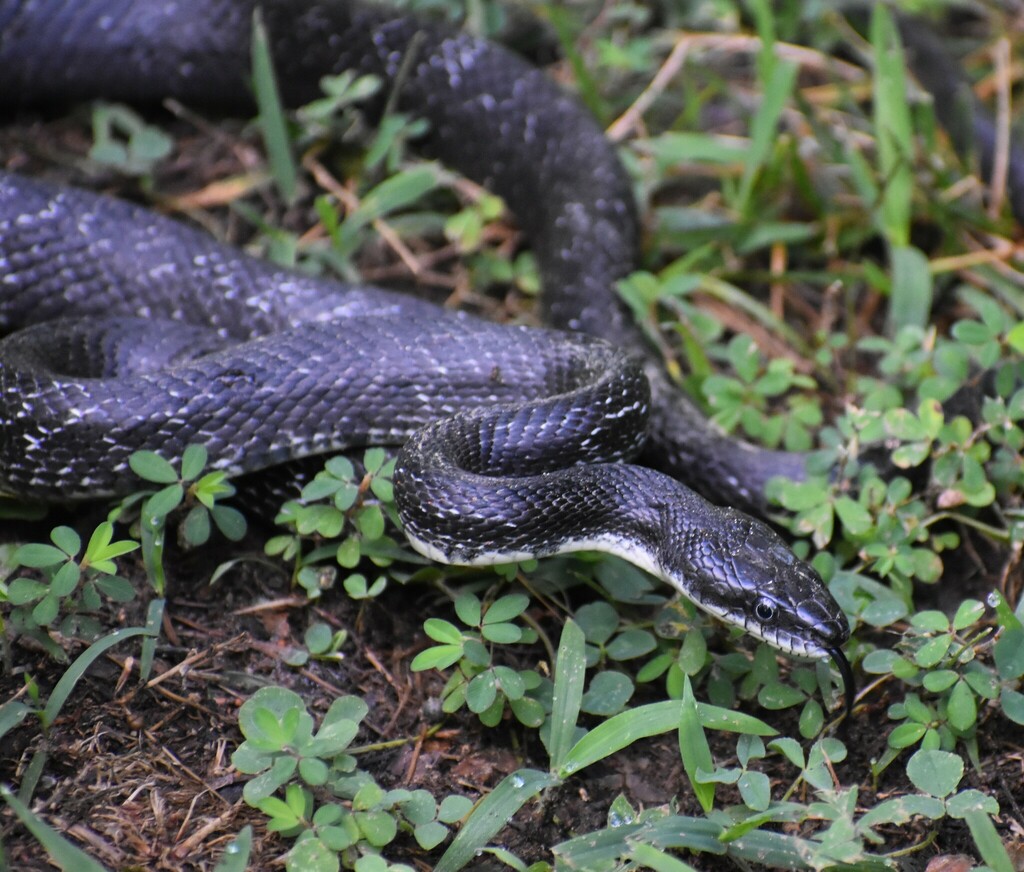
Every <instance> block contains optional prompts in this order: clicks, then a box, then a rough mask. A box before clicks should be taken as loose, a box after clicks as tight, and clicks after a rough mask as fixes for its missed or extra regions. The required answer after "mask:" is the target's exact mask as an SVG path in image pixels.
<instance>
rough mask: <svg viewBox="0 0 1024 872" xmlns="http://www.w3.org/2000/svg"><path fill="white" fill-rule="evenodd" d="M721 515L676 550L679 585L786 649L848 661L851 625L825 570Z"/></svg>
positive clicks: (771, 535)
mask: <svg viewBox="0 0 1024 872" xmlns="http://www.w3.org/2000/svg"><path fill="white" fill-rule="evenodd" d="M713 511H714V512H715V513H717V514H718V517H717V518H715V519H714V523H711V524H706V525H701V528H699V529H694V530H693V531H692V533H690V534H689V535H687V536H685V537H684V538H683V541H681V542H677V543H675V546H671V550H672V551H673V552H675V555H674V556H675V558H676V559H675V561H672V562H677V563H678V564H679V567H678V568H679V570H680V572H681V574H682V575H683V576H684V577H685V581H684V582H683V583H682V584H680V585H679V586H680V587H681V588H682V589H683V592H684V593H686V594H687V596H689V597H690V598H691V599H693V601H694V602H696V603H697V604H698V605H699V606H700V607H701V608H703V609H704V610H706V611H708V612H710V613H711V614H713V615H715V616H717V617H719V618H721V619H722V620H724V621H726V622H727V623H730V624H734V625H736V626H739V627H742V628H743V629H744V630H745V631H746V632H748V633H750V634H751V635H752V636H756V637H757V638H758V639H763V640H764V641H765V642H767V643H768V644H769V645H771V646H773V647H774V648H778V649H779V650H781V651H785V652H787V653H790V654H797V655H801V656H805V657H812V658H823V657H835V656H836V652H840V656H841V651H840V649H841V646H842V645H843V643H844V642H846V640H847V639H848V638H849V636H850V629H849V625H848V624H847V621H846V616H845V615H844V614H843V611H842V609H841V608H840V607H839V604H838V603H837V602H836V601H835V599H834V598H833V597H832V594H831V593H829V590H828V588H827V587H826V586H825V583H824V582H823V581H822V579H821V576H820V575H818V573H817V571H816V570H815V569H814V568H813V567H811V566H810V565H809V564H807V563H805V562H804V561H802V560H800V559H799V558H797V556H796V555H795V554H794V553H793V552H792V551H791V550H790V549H789V547H788V546H787V545H786V543H785V541H783V539H782V538H781V537H780V536H779V535H778V534H777V533H775V531H774V530H772V529H771V528H770V527H769V526H768V525H766V524H764V523H762V522H761V521H757V520H755V519H753V518H751V517H749V516H747V515H745V514H743V513H741V512H738V511H736V510H735V509H718V508H715V509H713ZM666 556H667V557H670V558H671V557H672V556H673V555H671V554H669V555H666ZM840 669H842V667H841V666H840Z"/></svg>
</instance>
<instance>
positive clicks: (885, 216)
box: [871, 3, 914, 247]
mask: <svg viewBox="0 0 1024 872" xmlns="http://www.w3.org/2000/svg"><path fill="white" fill-rule="evenodd" d="M871 45H872V49H873V50H874V55H875V75H874V81H873V88H874V93H873V97H874V116H875V117H874V122H875V131H876V137H877V140H878V174H879V176H880V177H881V178H882V181H883V188H882V202H881V214H880V216H879V217H880V221H881V227H880V230H881V231H882V233H883V234H884V235H885V238H886V239H887V240H888V241H889V244H890V245H892V246H893V247H900V246H904V245H907V244H909V242H910V215H911V197H912V195H913V187H914V177H913V174H912V172H911V161H910V157H911V155H912V154H913V145H912V132H911V124H910V108H909V107H908V106H907V88H906V72H905V70H906V66H905V61H904V58H903V48H902V46H901V44H900V37H899V31H898V29H897V28H896V25H895V24H894V22H893V20H892V15H891V14H890V13H889V11H888V9H887V8H886V7H885V5H884V4H882V3H877V4H875V7H874V11H873V12H872V15H871Z"/></svg>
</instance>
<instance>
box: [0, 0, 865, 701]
mask: <svg viewBox="0 0 1024 872" xmlns="http://www.w3.org/2000/svg"><path fill="white" fill-rule="evenodd" d="M255 5H256V3H255V0H174V2H170V0H168V2H153V0H149V2H147V0H0V101H4V102H6V103H8V104H14V105H19V104H22V103H43V102H54V101H69V100H75V99H81V98H88V97H93V96H96V95H103V96H105V97H108V98H113V99H123V100H131V101H150V102H152V101H155V100H158V99H160V98H163V97H167V96H172V97H176V98H178V99H180V100H182V101H185V102H190V103H196V104H201V105H204V106H211V105H213V106H218V107H226V108H230V109H232V110H234V111H238V110H239V108H240V107H245V106H248V105H249V104H250V102H251V98H250V95H249V92H248V90H247V81H248V76H249V71H250V57H249V54H250V38H251V25H252V20H253V11H254V7H255ZM259 5H260V8H261V14H262V17H263V20H264V21H265V23H266V28H267V31H268V33H269V34H270V39H271V45H272V53H273V57H274V62H275V67H276V71H277V74H278V77H279V80H280V82H281V87H282V91H283V95H284V98H285V100H286V102H287V103H289V104H290V105H296V104H301V103H302V102H304V101H308V100H310V99H313V98H315V97H317V96H318V93H319V81H320V79H321V77H322V76H324V75H325V74H330V73H338V72H339V71H341V70H356V71H358V72H360V73H363V74H373V75H375V76H378V77H380V78H381V79H382V80H383V81H384V83H385V88H384V93H385V97H386V98H390V99H393V100H395V101H396V103H397V106H398V108H399V109H401V110H403V111H408V112H411V113H413V114H415V115H418V116H422V117H424V118H426V119H427V120H428V122H429V132H428V133H427V135H426V136H425V138H424V142H423V146H424V148H425V149H426V150H427V151H428V152H429V153H430V154H432V155H434V156H436V157H438V158H440V159H441V160H443V161H444V162H446V163H448V164H450V165H451V166H453V167H455V168H456V169H458V170H460V171H462V172H463V173H465V174H466V175H468V176H470V177H471V178H474V179H476V180H479V181H481V182H482V183H484V184H485V185H486V186H487V187H489V188H490V189H491V190H493V191H495V192H496V193H498V194H500V195H501V196H502V197H503V198H504V199H505V200H506V202H507V203H508V204H509V206H510V207H511V209H512V211H513V212H514V214H516V216H517V217H518V218H519V220H520V221H521V223H522V225H523V227H524V229H525V230H526V232H527V233H528V235H529V237H530V238H531V240H532V242H533V245H534V250H535V253H536V257H537V259H538V262H539V264H540V268H541V273H542V276H543V281H544V286H545V293H544V297H543V310H544V317H545V319H546V321H547V322H548V323H549V324H551V325H552V326H554V327H557V328H562V329H565V330H570V331H575V332H573V333H564V332H555V331H547V330H531V329H523V328H516V327H503V326H497V325H493V324H489V323H485V322H482V321H480V320H478V319H475V318H471V317H469V316H466V315H463V314H453V313H448V312H443V311H441V310H439V309H436V308H434V307H432V306H429V305H428V304H426V303H423V302H420V301H416V300H410V299H409V298H407V297H404V296H399V295H397V294H393V293H388V292H385V291H378V290H375V289H366V288H353V287H349V286H345V285H342V284H339V283H334V282H329V281H323V280H314V279H312V278H309V277H307V276H304V275H301V274H297V273H293V272H288V271H285V270H283V269H280V268H277V267H274V266H271V265H269V264H267V263H264V262H261V261H258V260H255V259H253V258H250V257H248V256H246V255H244V254H242V253H240V252H238V251H235V250H233V249H228V248H225V247H222V246H220V245H218V244H216V243H214V242H213V241H211V240H210V239H208V238H207V237H206V236H205V235H204V234H202V233H200V232H198V231H196V230H193V229H190V228H188V227H185V226H182V225H180V224H177V223H175V222H172V221H169V220H167V219H164V218H161V217H159V216H155V215H153V214H152V213H149V212H147V211H145V210H143V209H140V208H138V207H135V206H131V205H128V204H126V203H123V202H117V201H113V200H110V199H105V198H103V197H100V196H96V195H93V194H89V193H85V192H81V191H75V190H69V189H60V190H58V189H55V188H51V187H48V186H47V185H46V184H44V183H41V182H37V181H33V180H29V179H26V178H22V177H19V176H16V175H13V174H7V175H0V328H2V329H3V330H4V331H18V332H13V333H12V335H11V336H9V337H8V338H7V339H6V340H5V341H4V344H3V346H2V347H0V489H2V490H3V491H5V492H8V493H11V494H16V495H19V496H23V497H30V498H36V499H43V500H54V499H57V500H60V499H69V498H80V497H94V496H98V495H102V494H105V493H107V494H109V493H117V492H121V491H124V490H125V489H127V488H131V487H132V477H131V475H130V473H129V471H128V468H127V459H128V456H129V454H130V453H131V452H132V451H134V450H136V449H138V448H141V447H148V448H153V449H157V450H159V451H160V452H161V453H163V454H165V455H167V456H175V455H177V454H179V453H180V452H181V450H182V449H183V448H184V446H185V445H186V444H188V443H190V442H202V443H203V444H205V445H206V446H207V448H208V449H209V452H210V457H211V461H212V462H213V464H214V465H216V466H218V467H220V468H224V469H228V470H230V471H232V472H241V471H244V470H251V469H258V468H261V467H265V466H268V465H271V464H275V463H278V462H281V461H282V460H285V459H288V458H290V457H294V456H301V455H305V454H312V453H320V452H325V451H334V450H338V449H343V448H351V447H355V446H360V445H366V444H373V443H403V442H404V443H405V447H404V449H403V451H402V453H401V454H400V458H399V467H398V470H397V472H396V479H395V484H396V499H397V501H398V504H399V509H400V512H401V515H402V518H403V521H404V524H405V528H406V531H407V533H408V535H409V536H410V539H411V540H412V541H413V543H414V544H415V545H417V547H419V548H420V549H421V550H423V551H424V552H425V553H427V554H428V555H429V556H432V557H435V558H437V559H440V560H448V561H456V562H464V563H472V562H487V561H493V560H495V559H514V558H516V557H521V556H524V555H541V554H549V553H554V552H557V551H562V550H566V549H569V548H595V549H603V550H608V551H612V552H615V553H619V554H622V555H624V556H626V557H627V558H628V559H630V560H632V561H633V562H635V563H637V564H639V565H641V566H642V567H644V568H646V569H648V570H650V571H652V572H654V573H655V574H657V575H659V576H660V577H662V578H664V579H665V580H667V581H668V582H669V583H670V584H672V585H674V586H675V587H676V588H678V589H679V590H681V591H682V592H683V593H685V594H686V595H687V596H689V597H690V598H691V599H693V600H694V601H695V602H697V603H698V604H699V605H700V606H702V607H703V608H705V609H706V610H708V611H710V612H711V613H713V614H715V615H718V616H720V617H722V618H724V619H725V620H727V621H729V622H732V623H735V624H738V625H740V626H742V627H744V628H745V629H746V630H748V631H749V632H750V633H752V634H753V635H755V636H757V637H759V638H762V639H765V640H766V641H768V642H769V643H771V644H772V645H775V646H776V647H778V648H780V649H782V650H785V651H789V652H794V653H797V654H802V655H807V656H811V657H824V656H832V657H834V658H835V659H836V661H837V663H838V664H839V666H840V669H841V671H842V672H843V675H844V679H846V680H847V681H849V677H850V676H849V667H848V665H847V664H846V661H845V659H844V658H843V655H842V652H841V650H840V649H841V646H842V644H843V643H844V642H845V641H846V639H847V637H848V634H849V630H848V627H847V623H846V619H845V617H844V615H843V613H842V611H841V610H840V608H839V607H838V605H837V604H836V603H835V601H834V600H833V599H832V597H831V596H830V594H829V593H828V591H827V589H826V588H825V587H824V585H823V583H822V582H821V579H820V578H819V577H818V575H817V573H816V572H815V571H814V570H813V569H811V568H810V567H809V566H808V565H806V564H804V563H802V562H800V561H798V560H797V559H796V558H795V557H794V556H793V554H792V552H791V551H790V550H789V549H788V548H787V547H786V546H785V544H784V543H783V541H782V540H781V539H780V538H779V537H778V536H777V535H776V534H775V533H774V532H773V531H772V530H771V529H770V528H769V527H767V526H765V525H764V524H762V523H761V522H760V521H757V520H754V519H752V518H750V517H748V516H747V515H744V514H742V513H741V512H740V511H738V510H737V509H734V508H719V507H716V506H714V505H712V504H711V503H709V502H707V501H705V500H704V499H703V498H702V497H700V496H698V495H697V494H696V493H694V491H691V490H690V489H689V488H687V487H684V486H683V485H682V484H680V483H679V481H678V480H677V479H684V480H686V481H687V482H688V483H689V484H691V485H692V486H693V487H695V488H696V489H698V490H700V491H701V492H703V493H705V494H708V495H712V496H714V497H715V498H716V499H717V500H719V501H723V502H728V503H732V504H733V505H736V506H742V507H745V508H757V507H759V506H760V505H761V500H762V498H763V486H764V484H765V482H766V481H767V480H768V478H770V477H771V476H773V475H778V474H782V475H789V476H791V477H799V476H800V475H801V474H802V472H803V459H802V458H801V457H799V456H797V455H790V454H785V453H781V452H771V451H765V450H762V449H759V448H755V447H753V446H751V445H748V444H745V443H741V442H737V441H734V440H729V439H726V438H724V437H723V436H722V435H721V434H720V433H718V432H717V431H716V430H715V429H714V428H712V427H711V426H710V425H709V424H708V423H707V422H706V421H705V420H704V419H703V417H702V416H701V415H700V414H699V412H698V411H697V410H696V409H695V407H694V406H692V404H691V403H690V402H688V401H687V400H686V399H685V398H684V397H682V396H681V395H680V394H679V393H678V392H677V391H676V390H675V389H674V388H673V386H672V385H671V384H670V383H669V381H668V379H667V378H666V376H665V375H664V373H663V372H662V370H661V367H660V365H659V364H658V362H657V361H656V360H655V359H654V358H653V356H652V355H650V354H649V353H647V354H646V355H645V356H643V357H633V356H631V355H630V354H628V353H625V352H623V351H620V350H618V348H617V347H616V346H622V347H643V346H644V343H643V341H642V339H641V334H640V332H639V330H638V329H637V328H636V327H635V326H634V325H633V323H632V322H631V321H630V319H629V317H628V315H627V314H626V312H625V310H624V309H623V307H622V306H621V304H620V303H619V302H618V300H617V298H616V295H615V292H614V289H613V284H614V282H615V281H616V280H617V279H619V278H621V277H622V276H624V275H625V274H626V273H628V272H629V271H630V270H631V269H632V268H633V264H634V256H635V250H636V247H637V236H638V230H637V222H636V218H635V215H634V212H635V207H634V204H633V200H632V196H631V193H630V187H629V181H628V179H627V177H626V175H625V172H624V171H623V169H622V167H621V165H620V163H619V161H618V159H617V157H616V155H615V153H614V151H613V149H612V147H611V146H610V144H609V143H608V142H607V141H606V139H605V138H604V136H603V135H602V132H601V130H600V129H599V128H598V127H597V125H596V124H595V123H594V121H593V120H592V119H591V118H590V117H589V116H588V114H587V113H586V112H585V111H584V110H583V109H582V108H581V107H580V106H579V105H578V104H577V103H576V102H575V101H574V100H573V99H571V98H570V97H568V96H566V95H565V94H564V93H562V92H561V91H560V90H559V89H558V88H556V87H555V86H554V85H553V84H552V83H551V82H550V81H548V79H547V78H545V77H544V75H543V74H541V73H540V72H538V71H537V70H535V69H534V68H532V67H531V66H529V65H528V64H526V63H525V62H523V61H521V60H519V59H518V58H516V57H515V56H513V55H511V54H510V53H508V52H506V51H505V50H503V49H501V48H499V47H496V46H494V45H493V44H490V43H488V42H485V41H481V40H478V39H475V38H473V37H471V36H468V35H465V34H462V33H454V32H452V31H450V30H448V29H446V28H444V27H441V26H438V25H435V24H432V23H430V24H425V23H423V22H421V21H417V20H415V19H413V18H410V17H405V16H397V17H396V16H394V15H392V14H390V13H388V12H386V11H383V10H381V9H379V8H376V7H369V6H362V5H358V4H356V3H352V2H327V0H263V2H261V3H260V4H259ZM371 108H372V107H371ZM379 108H380V107H378V109H379ZM111 316H113V318H114V320H113V322H111V320H110V319H111ZM55 319H56V320H55ZM97 319H101V320H102V323H103V324H105V325H106V326H105V327H104V328H103V329H101V330H96V329H94V328H95V326H96V321H97ZM31 324H36V325H37V326H34V327H30V326H29V325H31ZM129 336H133V337H136V338H140V340H141V345H140V347H141V348H142V349H143V351H142V352H141V353H137V352H135V351H132V350H130V349H131V348H132V347H133V346H132V345H131V344H129V343H128V342H126V341H125V340H126V338H127V337H129ZM595 336H596V337H601V338H594V337H595ZM604 340H611V342H612V343H614V345H613V344H609V342H607V341H604ZM636 457H639V459H640V463H641V464H643V465H632V464H630V463H623V462H622V461H624V460H630V459H633V458H636ZM649 467H656V468H657V469H658V470H661V472H658V471H654V470H652V469H651V468H649ZM663 473H668V475H665V474H663ZM848 701H849V694H848Z"/></svg>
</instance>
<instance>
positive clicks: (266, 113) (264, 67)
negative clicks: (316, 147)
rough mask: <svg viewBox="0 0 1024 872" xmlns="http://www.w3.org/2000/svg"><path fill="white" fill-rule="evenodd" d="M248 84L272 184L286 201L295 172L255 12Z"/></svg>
mask: <svg viewBox="0 0 1024 872" xmlns="http://www.w3.org/2000/svg"><path fill="white" fill-rule="evenodd" d="M252 85H253V93H254V94H255V95H256V106H257V109H258V110H259V114H258V116H257V122H258V124H259V128H260V133H261V135H262V136H263V142H264V144H265V145H266V147H267V159H268V160H269V161H270V171H271V173H272V174H273V176H274V183H275V184H276V185H277V189H278V191H280V192H281V196H282V197H283V198H284V199H285V201H286V202H288V203H290V202H292V200H293V199H294V197H295V190H296V188H297V187H298V171H297V170H296V167H295V158H294V157H293V156H292V149H291V142H290V141H289V137H288V124H287V122H286V120H285V116H284V107H283V106H282V104H281V94H280V91H279V90H278V87H277V78H276V77H275V75H274V62H273V59H272V58H271V56H270V40H269V39H268V38H267V29H266V27H264V25H263V18H262V16H261V15H260V13H259V10H258V9H257V10H256V12H255V13H254V14H253V21H252Z"/></svg>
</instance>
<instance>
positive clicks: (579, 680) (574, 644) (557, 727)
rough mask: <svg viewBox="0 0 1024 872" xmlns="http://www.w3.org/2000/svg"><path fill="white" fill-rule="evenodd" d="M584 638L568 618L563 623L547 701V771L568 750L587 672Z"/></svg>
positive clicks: (573, 733)
mask: <svg viewBox="0 0 1024 872" xmlns="http://www.w3.org/2000/svg"><path fill="white" fill-rule="evenodd" d="M585 645H586V638H585V637H584V635H583V631H582V630H581V629H580V627H579V625H578V624H577V623H576V622H575V621H574V620H572V619H571V618H570V619H569V620H568V621H566V622H565V628H564V629H563V630H562V638H561V641H560V642H559V643H558V659H557V660H556V661H555V689H554V693H553V694H552V698H551V736H550V739H549V740H548V753H549V755H550V757H551V770H552V771H553V772H557V771H558V769H559V768H560V767H561V765H562V762H563V761H564V759H565V755H566V754H568V753H569V749H570V748H571V747H572V741H573V738H574V736H575V733H576V720H577V719H578V718H579V715H580V705H581V704H582V701H583V680H584V677H585V675H586V671H587V661H586V656H585V650H584V648H585Z"/></svg>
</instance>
